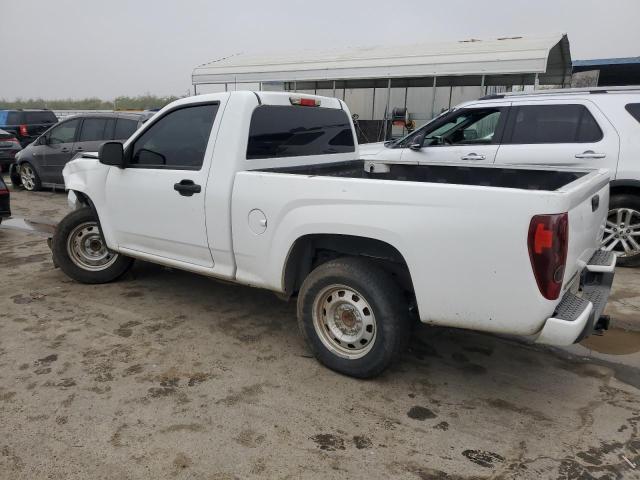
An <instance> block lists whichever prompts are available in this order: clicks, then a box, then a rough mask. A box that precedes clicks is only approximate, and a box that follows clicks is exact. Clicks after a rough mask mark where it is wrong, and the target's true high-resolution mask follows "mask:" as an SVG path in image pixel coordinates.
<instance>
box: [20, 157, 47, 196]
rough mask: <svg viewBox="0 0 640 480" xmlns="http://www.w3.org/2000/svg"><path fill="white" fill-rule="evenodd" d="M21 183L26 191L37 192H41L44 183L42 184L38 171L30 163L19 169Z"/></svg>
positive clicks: (23, 164) (22, 165)
mask: <svg viewBox="0 0 640 480" xmlns="http://www.w3.org/2000/svg"><path fill="white" fill-rule="evenodd" d="M19 170H20V181H21V182H22V186H23V187H24V188H25V190H29V191H30V192H35V191H37V190H40V188H41V187H42V183H41V182H40V176H39V175H38V172H37V171H36V169H35V168H34V167H33V165H31V164H30V163H29V162H25V163H22V164H21V165H20V167H19Z"/></svg>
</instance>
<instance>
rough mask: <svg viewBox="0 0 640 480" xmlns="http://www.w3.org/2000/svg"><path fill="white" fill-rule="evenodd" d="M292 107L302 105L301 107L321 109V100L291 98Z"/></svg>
mask: <svg viewBox="0 0 640 480" xmlns="http://www.w3.org/2000/svg"><path fill="white" fill-rule="evenodd" d="M289 101H290V102H291V105H300V106H301V107H319V106H320V100H318V99H317V98H303V97H289Z"/></svg>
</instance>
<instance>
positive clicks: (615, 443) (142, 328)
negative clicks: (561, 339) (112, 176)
mask: <svg viewBox="0 0 640 480" xmlns="http://www.w3.org/2000/svg"><path fill="white" fill-rule="evenodd" d="M12 194H13V197H12V207H13V211H14V215H16V216H21V217H26V218H43V219H50V220H51V221H56V220H58V219H59V218H61V217H62V216H63V215H64V213H65V211H66V208H67V207H66V197H65V195H64V194H61V193H52V192H39V193H35V194H30V193H27V192H23V191H18V192H12ZM0 271H1V272H2V275H1V276H0V291H1V292H2V295H1V296H0V478H3V479H4V478H10V479H12V480H13V479H40V478H43V479H44V478H51V479H75V478H78V479H81V478H82V479H84V478H92V479H99V478H105V479H106V478H109V479H125V478H178V479H182V478H184V479H187V478H188V479H231V478H329V479H330V478H366V479H371V478H402V479H404V478H406V479H484V478H487V479H488V478H493V479H497V478H500V479H546V478H550V479H565V480H578V479H593V478H595V479H605V478H606V479H625V480H626V479H640V435H639V431H640V425H639V423H640V390H639V389H640V354H639V352H638V350H639V348H638V347H639V344H640V342H639V339H640V333H637V332H638V331H640V320H638V319H639V316H638V313H640V270H635V269H619V271H618V272H617V276H616V282H615V284H614V292H613V295H612V301H611V303H610V305H609V307H608V312H607V313H609V314H611V315H612V316H613V317H614V324H613V326H614V330H613V331H612V332H609V334H607V335H605V336H604V337H592V338H589V339H587V340H586V341H585V342H583V344H582V345H577V346H574V347H572V348H570V349H568V350H555V349H547V348H539V347H534V346H531V345H527V344H523V343H521V342H518V341H513V340H509V339H503V338H498V337H494V336H491V335H484V334H478V333H473V332H467V331H462V330H452V329H435V328H428V327H426V326H419V327H418V328H417V329H416V332H415V335H414V338H413V340H412V343H411V346H410V349H409V350H408V351H407V353H406V354H405V355H404V357H403V359H402V361H401V362H399V363H398V364H397V365H395V366H394V367H393V368H391V369H390V370H389V371H387V372H386V373H385V374H384V375H382V376H381V377H380V378H377V379H375V380H371V381H358V380H354V379H350V378H347V377H343V376H340V375H337V374H335V373H333V372H331V371H328V370H326V369H325V368H323V367H322V366H320V365H319V364H318V363H317V362H316V361H315V360H314V359H313V358H311V356H310V354H309V352H308V350H307V348H306V346H305V345H304V343H303V341H302V339H301V338H300V335H299V334H298V331H297V325H296V320H295V305H294V304H292V303H284V302H282V301H280V300H278V299H277V298H276V297H275V296H274V295H272V294H271V293H269V292H265V291H260V290H255V289H251V288H246V287H239V286H234V285H228V284H224V283H220V282H216V281H213V280H211V279H208V278H204V277H200V276H197V275H193V274H188V273H184V272H180V271H176V270H171V269H167V268H163V267H159V266H155V265H150V264H147V263H142V262H139V263H136V266H135V267H134V268H133V270H132V271H131V273H129V274H127V275H126V276H125V278H123V279H122V280H121V281H118V282H115V283H113V284H109V285H95V286H90V285H79V284H77V283H74V282H73V281H71V280H69V279H68V278H67V277H65V276H64V275H63V274H62V272H60V270H58V269H55V268H54V266H53V264H52V262H51V255H50V252H49V250H48V248H47V246H46V242H45V241H44V239H43V238H40V237H35V236H33V235H29V234H26V233H24V232H20V231H9V230H0ZM634 330H635V331H634ZM633 465H635V466H636V468H635V469H634V468H633Z"/></svg>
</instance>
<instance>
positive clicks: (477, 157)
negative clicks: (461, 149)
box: [460, 153, 487, 160]
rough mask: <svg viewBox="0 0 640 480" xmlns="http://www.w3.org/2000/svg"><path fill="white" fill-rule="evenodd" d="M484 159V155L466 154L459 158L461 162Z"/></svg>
mask: <svg viewBox="0 0 640 480" xmlns="http://www.w3.org/2000/svg"><path fill="white" fill-rule="evenodd" d="M486 158H487V157H485V156H484V155H478V154H477V153H468V154H466V155H463V156H461V157H460V159H461V160H484V159H486Z"/></svg>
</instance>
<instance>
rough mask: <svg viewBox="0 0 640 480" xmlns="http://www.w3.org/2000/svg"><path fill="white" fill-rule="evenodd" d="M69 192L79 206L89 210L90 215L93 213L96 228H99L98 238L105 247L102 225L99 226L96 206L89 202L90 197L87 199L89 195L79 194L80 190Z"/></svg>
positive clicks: (105, 240) (91, 201) (105, 241)
mask: <svg viewBox="0 0 640 480" xmlns="http://www.w3.org/2000/svg"><path fill="white" fill-rule="evenodd" d="M69 191H70V192H73V193H74V194H75V196H76V197H77V199H78V202H80V204H81V205H84V206H85V207H89V208H90V209H91V213H93V216H94V217H95V219H96V221H97V222H98V227H99V228H100V238H102V241H103V242H104V243H105V245H107V239H106V238H105V236H104V233H103V231H102V225H101V224H100V216H99V215H98V210H97V209H96V206H95V204H94V203H93V200H91V197H89V195H87V194H86V193H84V192H81V191H80V190H75V189H73V188H72V189H69Z"/></svg>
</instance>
